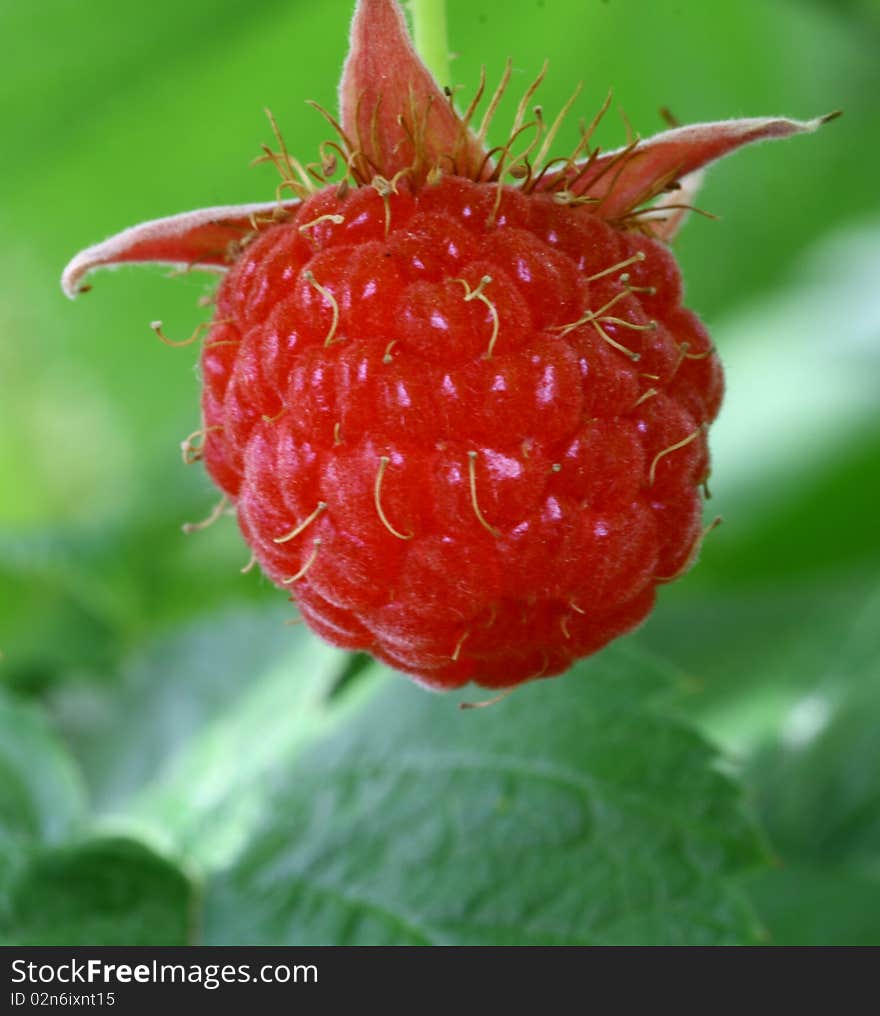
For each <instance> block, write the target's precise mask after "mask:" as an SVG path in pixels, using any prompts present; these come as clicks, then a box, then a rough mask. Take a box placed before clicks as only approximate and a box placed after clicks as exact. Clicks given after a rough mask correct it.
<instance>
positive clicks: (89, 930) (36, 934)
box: [0, 838, 196, 946]
mask: <svg viewBox="0 0 880 1016" xmlns="http://www.w3.org/2000/svg"><path fill="white" fill-rule="evenodd" d="M195 902H196V898H195V890H194V888H193V886H192V885H191V884H190V882H189V880H188V879H187V878H186V877H185V876H184V875H183V874H182V873H181V872H180V871H179V870H178V869H177V868H176V867H175V866H174V865H173V864H171V863H170V862H169V861H167V860H165V859H164V858H163V857H161V856H160V855H159V854H157V853H155V852H154V851H153V850H151V849H150V848H149V847H147V846H145V845H144V844H142V843H137V842H135V841H133V840H128V839H121V838H103V839H95V840H91V841H86V842H84V843H81V844H77V845H72V846H66V847H58V848H54V849H48V850H45V851H42V852H40V853H37V854H35V855H34V856H33V857H32V858H31V859H30V862H29V864H28V865H27V867H26V868H25V869H24V870H23V871H22V872H21V874H20V875H19V878H18V879H17V881H16V883H15V885H14V887H13V888H12V890H11V892H10V894H9V900H8V902H7V905H6V907H5V908H4V909H5V911H6V914H5V919H4V918H3V917H2V916H0V943H2V944H5V945H67V946H79V945H140V946H149V945H186V944H187V943H188V942H189V941H191V940H192V937H193V915H194V913H195Z"/></svg>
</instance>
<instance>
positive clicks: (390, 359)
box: [62, 0, 828, 689]
mask: <svg viewBox="0 0 880 1016" xmlns="http://www.w3.org/2000/svg"><path fill="white" fill-rule="evenodd" d="M543 75H544V71H543V70H542V72H541V74H540V75H539V77H538V78H537V79H536V80H535V81H534V82H533V83H532V85H530V86H529V88H528V89H527V90H526V93H525V95H524V97H523V99H522V101H521V103H520V104H519V108H518V110H517V113H516V115H515V119H514V123H513V124H512V126H511V128H510V130H509V132H508V135H507V140H506V141H505V142H504V143H503V144H500V145H498V146H496V147H491V148H490V147H489V145H488V142H487V137H488V134H489V130H490V127H491V126H492V120H493V115H494V113H495V111H496V109H497V107H498V104H499V101H500V99H501V97H502V95H503V93H504V91H505V89H506V88H507V87H508V85H509V80H510V65H508V67H507V69H506V71H505V74H504V76H503V78H502V81H501V83H500V84H499V86H498V88H497V89H495V91H494V92H492V93H491V94H489V93H488V92H487V90H486V82H485V76H484V77H483V79H482V80H481V82H480V86H479V88H478V92H477V95H476V96H475V97H474V99H473V101H471V102H470V103H469V105H468V106H467V107H466V109H465V110H464V112H462V113H460V112H458V111H457V110H456V108H455V106H454V104H453V101H452V89H450V88H446V89H444V88H442V87H441V86H440V85H439V84H438V83H437V82H436V81H435V80H434V78H433V77H432V76H431V74H430V73H429V71H428V70H427V68H426V67H425V66H424V64H423V63H422V62H421V60H420V59H419V57H418V56H417V54H416V53H415V51H414V49H413V46H412V43H411V42H410V39H409V36H408V34H407V30H406V25H405V21H404V18H403V14H402V12H401V9H400V7H399V5H398V4H397V3H396V2H394V0H359V2H358V3H357V6H356V10H355V15H354V20H353V23H352V26H351V46H350V51H349V54H348V58H347V60H346V64H345V68H344V71H343V75H342V82H341V85H340V92H339V100H340V112H339V116H338V118H337V117H335V116H333V115H332V114H330V113H328V112H326V111H325V110H320V109H319V112H320V113H321V114H322V115H323V116H324V117H325V119H326V120H327V122H328V124H329V126H330V128H331V130H332V132H333V137H332V138H331V139H330V140H328V141H326V142H325V143H324V144H323V145H322V146H321V147H320V150H319V153H318V158H317V160H316V161H314V162H309V163H303V162H300V161H299V160H297V159H296V158H295V157H294V156H293V155H292V154H291V152H290V149H289V147H288V146H287V145H286V144H285V142H284V140H283V138H282V137H281V133H280V131H278V129H277V127H276V126H275V121H274V119H273V120H272V127H273V132H274V135H275V146H276V147H274V148H273V147H272V146H269V145H266V146H264V149H263V156H262V157H261V161H268V162H271V163H272V164H273V165H274V166H275V167H276V168H277V169H278V171H279V173H280V175H281V184H280V185H279V187H278V190H277V195H276V200H275V201H269V202H266V203H262V204H252V205H244V206H238V207H219V208H207V209H202V210H200V211H194V212H188V213H186V214H183V215H177V216H173V217H171V218H167V219H160V220H157V221H154V222H148V223H145V224H142V225H140V226H135V227H134V228H132V229H129V230H126V231H125V232H123V233H120V234H119V235H118V236H116V237H114V238H112V239H110V240H107V241H105V242H104V243H101V244H98V245H97V246H95V247H91V248H89V249H88V250H85V251H83V252H82V253H81V254H79V255H77V257H75V258H74V259H73V261H71V263H70V264H69V265H68V267H67V269H66V270H65V272H64V275H63V280H62V283H63V287H64V290H65V292H66V293H67V294H68V295H69V296H74V295H76V294H77V293H78V292H80V291H82V290H83V289H84V288H86V287H84V286H83V285H82V280H83V279H84V277H85V276H86V274H87V273H88V272H90V271H91V270H92V269H95V268H98V267H101V266H108V265H118V264H122V263H126V262H161V263H166V264H173V265H177V266H180V267H183V268H187V269H190V268H199V269H206V270H210V271H215V272H218V273H220V274H221V276H222V278H221V282H220V286H219V290H218V292H217V297H216V307H215V316H214V318H213V320H212V321H211V322H210V324H209V325H207V326H206V327H204V328H200V329H198V330H197V331H196V333H195V334H194V335H193V341H196V340H198V339H199V338H200V337H201V333H202V331H207V337H206V338H205V339H204V341H203V343H202V353H201V372H202V382H203V393H202V404H201V412H202V419H203V425H202V427H201V428H200V429H199V430H198V431H196V432H195V433H194V434H192V435H191V436H190V437H189V438H188V439H187V440H186V441H185V442H184V445H183V455H184V458H185V460H186V461H188V462H191V461H195V460H197V459H200V460H202V461H203V462H204V464H205V467H206V469H207V471H208V473H209V474H210V476H211V477H212V479H213V480H214V482H215V483H216V485H217V486H218V487H219V488H220V490H221V492H222V493H223V495H224V496H225V497H226V498H227V499H228V502H229V504H230V505H231V506H232V508H233V509H234V511H235V512H236V514H237V517H238V521H239V525H240V528H241V531H242V534H243V535H244V538H245V540H246V541H247V543H248V545H249V547H250V548H251V550H252V551H253V560H255V561H256V562H257V563H258V564H259V566H260V567H261V568H262V570H263V571H264V572H265V574H266V575H268V576H269V577H270V578H271V579H272V580H273V581H274V582H275V583H277V584H278V585H279V586H280V587H281V588H283V589H284V590H286V591H287V592H288V594H289V595H290V596H291V598H292V599H293V600H294V601H295V603H296V604H297V606H298V608H299V611H300V613H301V615H302V618H303V619H304V620H305V622H306V623H307V624H308V625H309V626H310V627H311V628H312V629H313V630H314V631H316V632H317V633H318V634H319V635H320V636H322V637H323V638H325V639H326V640H328V641H329V642H331V643H333V644H335V645H337V646H342V647H345V648H348V649H357V650H366V651H368V652H370V653H372V654H373V655H374V656H376V657H377V658H378V659H380V660H382V661H384V662H385V663H387V664H388V665H390V666H391V667H394V668H396V669H398V670H401V671H403V672H405V673H407V674H410V675H412V676H413V677H415V678H416V679H417V680H419V681H420V682H422V683H423V684H425V685H428V686H430V687H433V688H440V689H443V688H454V687H457V686H460V685H462V684H464V683H466V682H468V681H475V682H477V683H479V684H481V685H484V686H486V687H489V688H506V687H509V686H512V685H515V684H518V683H520V682H523V681H526V680H529V679H531V678H537V677H548V676H551V675H554V674H559V673H561V672H562V671H564V670H566V669H567V668H568V667H569V666H570V665H571V663H572V662H573V661H574V660H576V659H578V658H579V657H582V656H586V655H589V654H591V653H594V652H596V651H597V650H598V649H600V648H601V647H602V646H604V645H605V644H607V643H608V642H609V641H610V640H611V639H614V638H616V637H617V636H619V635H622V634H623V633H625V632H628V631H630V630H631V629H632V628H634V627H635V626H636V625H638V624H639V623H640V622H641V621H643V620H644V618H645V617H646V616H647V615H648V613H649V612H650V610H651V608H652V605H653V603H654V597H655V589H656V587H657V586H658V585H660V584H662V583H664V582H668V581H670V580H672V579H673V578H676V577H678V576H679V575H680V574H682V573H683V572H685V571H686V570H687V568H688V567H689V566H690V564H691V563H692V562H693V560H694V558H695V556H696V553H697V551H698V549H699V545H700V542H701V540H702V537H703V535H704V529H703V522H702V485H704V484H705V481H706V478H707V476H708V472H709V459H708V451H707V443H706V435H707V429H708V427H709V425H710V424H711V422H712V421H713V420H714V418H715V416H716V414H717V412H718V409H719V405H720V402H721V397H722V373H721V366H720V363H719V360H718V357H717V355H716V353H715V350H714V347H713V345H712V342H711V340H710V338H709V336H708V334H707V332H706V330H705V328H704V327H703V325H702V324H701V323H700V321H699V320H698V318H697V317H696V316H695V315H694V314H693V313H692V312H691V311H690V310H688V309H687V308H686V307H685V306H684V305H683V303H682V285H681V278H680V275H679V271H678V267H677V265H676V262H675V260H674V258H673V256H672V254H671V253H670V251H669V248H668V243H669V241H670V240H671V239H672V238H673V236H674V235H675V233H676V231H677V230H678V229H679V228H680V226H681V225H682V222H683V221H684V218H685V216H686V215H687V213H688V211H689V210H690V209H691V207H692V204H693V200H694V194H695V191H696V187H697V185H698V183H699V180H700V178H701V176H702V172H703V168H704V167H705V166H706V165H708V164H709V163H711V162H713V161H714V160H716V159H718V158H720V157H721V156H724V155H726V154H728V153H730V152H732V151H733V150H734V149H736V148H739V147H740V146H742V145H744V144H748V143H750V142H755V141H761V140H764V139H771V138H784V137H787V136H790V135H793V134H799V133H808V132H811V131H814V130H816V128H817V127H818V126H819V125H820V124H821V123H823V122H824V120H825V119H828V118H822V119H819V120H813V121H808V122H799V121H794V120H788V119H784V118H764V119H751V120H728V121H721V122H717V123H707V124H696V125H691V126H683V127H682V126H674V127H672V128H671V129H669V130H666V131H664V132H663V133H661V134H658V135H656V136H655V137H652V138H649V139H647V140H644V141H643V140H641V139H640V138H638V137H635V138H632V139H631V140H630V142H629V143H628V144H627V145H626V146H625V147H623V148H621V149H618V150H616V151H609V152H604V151H602V150H601V149H599V148H598V147H595V146H594V144H593V141H592V136H593V132H594V129H595V127H596V124H597V123H598V121H599V119H600V117H601V115H602V114H603V113H604V111H605V109H607V106H608V102H607V101H606V103H605V104H604V105H603V107H602V109H601V110H600V112H599V115H598V116H597V117H596V118H595V119H594V120H593V122H592V124H591V125H590V126H589V127H588V128H584V129H582V131H581V135H580V137H579V140H578V142H577V144H576V145H575V146H574V148H573V149H572V150H571V151H570V152H567V153H566V152H562V153H558V152H556V151H554V147H555V145H556V138H557V136H558V131H559V128H560V125H561V124H562V121H563V118H564V116H565V114H566V113H567V112H568V110H569V109H570V108H571V107H572V106H573V104H574V103H575V102H576V99H577V93H575V95H573V96H572V99H571V100H570V101H569V103H568V104H566V107H565V108H564V109H563V110H562V111H561V112H560V114H559V115H558V116H557V117H555V118H552V119H551V118H548V119H547V120H545V118H544V115H543V113H542V112H541V110H540V107H537V108H534V107H533V106H532V97H533V95H534V93H535V91H536V90H537V88H538V86H539V85H540V82H541V79H542V78H543ZM444 84H445V83H444ZM481 104H482V105H483V106H484V107H485V112H484V113H483V114H482V116H481V117H479V118H478V112H477V111H478V109H479V108H480V107H481ZM530 110H532V111H531V112H530ZM154 329H155V331H156V332H157V334H158V335H159V337H160V338H162V339H163V341H166V342H168V344H170V345H181V344H183V341H182V340H172V339H168V337H167V335H166V334H165V333H164V331H163V330H162V326H161V324H159V323H156V324H154Z"/></svg>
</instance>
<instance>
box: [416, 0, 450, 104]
mask: <svg viewBox="0 0 880 1016" xmlns="http://www.w3.org/2000/svg"><path fill="white" fill-rule="evenodd" d="M410 10H411V11H412V18H413V29H414V36H415V46H416V52H417V53H418V54H419V56H420V57H421V58H422V60H424V62H425V64H426V66H427V68H428V70H429V71H430V72H431V73H432V74H433V75H434V77H435V78H436V79H437V81H438V83H439V84H440V85H441V86H443V85H451V84H452V79H451V75H450V72H449V42H448V38H447V33H446V0H412V2H411V4H410Z"/></svg>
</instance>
